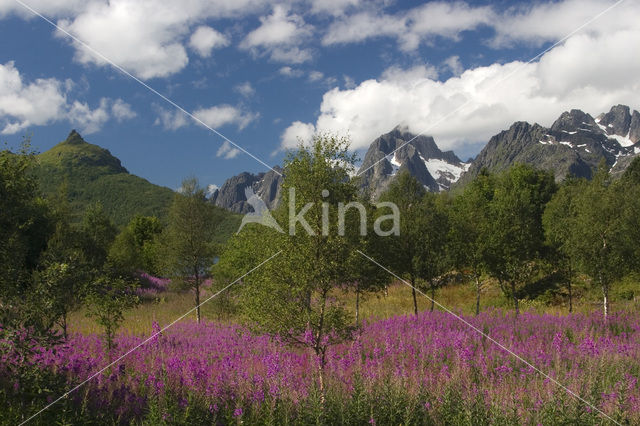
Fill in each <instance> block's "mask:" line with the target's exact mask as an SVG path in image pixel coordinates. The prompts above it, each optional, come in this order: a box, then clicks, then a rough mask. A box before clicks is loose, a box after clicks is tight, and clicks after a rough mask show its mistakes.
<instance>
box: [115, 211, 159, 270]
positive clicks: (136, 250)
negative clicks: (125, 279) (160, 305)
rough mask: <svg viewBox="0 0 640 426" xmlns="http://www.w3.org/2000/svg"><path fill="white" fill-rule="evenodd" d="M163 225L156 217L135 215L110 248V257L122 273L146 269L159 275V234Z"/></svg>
mask: <svg viewBox="0 0 640 426" xmlns="http://www.w3.org/2000/svg"><path fill="white" fill-rule="evenodd" d="M162 230H163V226H162V224H161V223H160V220H159V219H158V218H156V217H147V216H134V218H133V219H131V222H129V224H128V225H127V226H126V227H125V228H124V229H123V230H122V231H121V232H120V234H118V236H117V237H116V239H115V240H114V242H113V245H112V246H111V248H110V249H109V255H108V259H109V262H110V263H111V264H112V265H114V266H115V267H116V268H117V269H118V270H120V271H121V272H122V273H125V274H128V275H134V274H135V273H136V272H138V271H145V272H148V273H149V274H152V275H157V274H158V273H159V272H160V271H159V268H158V267H157V264H158V245H159V236H160V234H161V233H162Z"/></svg>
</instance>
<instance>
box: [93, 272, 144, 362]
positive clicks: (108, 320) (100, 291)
mask: <svg viewBox="0 0 640 426" xmlns="http://www.w3.org/2000/svg"><path fill="white" fill-rule="evenodd" d="M133 290H134V287H133V285H132V284H131V283H128V282H126V281H125V280H124V279H122V278H112V277H109V276H108V275H101V276H98V277H97V278H96V279H95V280H94V281H93V283H92V284H91V286H90V288H89V290H88V293H87V296H86V298H85V302H86V304H87V316H89V317H92V318H94V319H95V321H96V322H97V323H98V324H100V326H102V327H103V329H104V337H105V343H106V344H107V350H108V351H109V352H111V349H112V348H113V338H114V337H115V334H116V331H118V328H119V327H120V324H121V323H122V321H123V320H124V316H123V313H124V311H125V310H127V309H130V308H132V307H134V306H135V305H137V304H138V297H137V296H136V295H135V294H134V293H133Z"/></svg>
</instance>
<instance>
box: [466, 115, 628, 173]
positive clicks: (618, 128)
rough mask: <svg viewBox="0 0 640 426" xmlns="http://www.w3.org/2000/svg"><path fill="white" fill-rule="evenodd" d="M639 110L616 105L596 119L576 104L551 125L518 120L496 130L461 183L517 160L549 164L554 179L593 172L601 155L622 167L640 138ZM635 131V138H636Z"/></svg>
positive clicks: (616, 167)
mask: <svg viewBox="0 0 640 426" xmlns="http://www.w3.org/2000/svg"><path fill="white" fill-rule="evenodd" d="M639 127H640V114H639V113H638V112H637V111H633V114H631V113H630V111H629V107H627V106H624V105H617V106H614V107H613V108H611V111H609V112H608V113H606V114H600V115H599V116H598V118H596V119H594V118H593V117H592V116H591V115H589V114H587V113H585V112H583V111H580V110H577V109H574V110H571V111H567V112H564V113H562V115H561V116H560V117H559V118H558V119H557V120H556V121H555V122H554V123H553V125H551V127H550V128H545V127H542V126H540V125H538V124H533V125H531V124H529V123H526V122H517V123H514V124H513V125H512V126H511V127H510V128H509V129H508V130H505V131H503V132H500V133H498V134H497V135H495V136H493V137H492V138H491V139H490V140H489V143H487V145H486V146H485V147H484V149H483V150H482V151H481V152H480V154H478V156H477V157H476V159H475V160H474V161H473V163H472V165H471V167H470V168H469V170H468V172H466V173H465V174H464V175H463V176H462V178H461V179H460V181H459V185H463V184H465V183H467V182H469V181H470V180H472V179H473V177H475V176H476V175H477V174H478V173H479V172H480V170H482V169H483V168H487V169H488V170H490V171H493V172H500V171H502V170H504V169H506V168H508V167H510V166H511V165H513V164H514V163H526V164H531V165H533V166H535V167H538V168H542V169H545V170H551V171H553V172H554V174H555V176H556V180H562V179H564V178H565V177H567V176H568V175H574V176H578V177H586V178H590V177H591V174H592V172H593V170H594V169H595V168H597V166H598V164H599V162H600V161H601V159H603V158H604V160H605V161H606V163H607V164H608V165H609V166H610V167H612V172H614V173H621V172H622V171H623V170H624V169H625V168H626V167H627V166H628V164H630V163H631V159H632V158H633V157H635V156H636V155H637V154H636V151H638V152H640V147H637V146H636V145H639V144H637V142H638V140H639V138H640V129H639ZM632 136H633V138H632Z"/></svg>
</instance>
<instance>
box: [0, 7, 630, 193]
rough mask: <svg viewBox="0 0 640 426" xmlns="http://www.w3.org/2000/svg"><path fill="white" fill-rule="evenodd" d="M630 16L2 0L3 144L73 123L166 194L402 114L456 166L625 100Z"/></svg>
mask: <svg viewBox="0 0 640 426" xmlns="http://www.w3.org/2000/svg"><path fill="white" fill-rule="evenodd" d="M29 9H31V10H29ZM34 12H36V13H37V14H40V15H42V16H43V17H44V18H46V19H47V20H49V21H51V22H52V23H53V24H55V25H56V26H57V27H58V28H55V27H54V26H52V25H51V23H48V22H47V21H46V20H45V19H43V17H40V16H37V15H36V14H35V13H34ZM638 16H640V2H638V1H636V0H623V1H622V2H616V1H615V0H613V1H612V0H561V1H551V2H549V1H547V2H536V1H534V2H528V1H525V2H511V1H496V2H480V1H455V2H441V1H432V2H417V1H393V0H379V1H378V0H370V1H362V0H310V1H298V0H289V1H281V2H280V1H263V0H213V1H212V0H180V1H177V0H171V1H170V0H111V1H105V0H88V1H86V0H0V140H1V141H3V142H5V143H7V144H9V146H14V147H15V146H17V145H18V144H19V143H20V141H21V140H22V138H23V137H25V136H30V137H31V141H32V145H33V147H34V148H36V149H37V150H38V151H41V152H42V151H45V150H47V149H49V148H51V147H52V146H54V145H55V144H56V143H58V142H60V141H61V140H64V139H65V138H66V136H67V135H68V133H69V132H70V130H71V129H74V128H75V129H77V130H78V131H79V132H80V133H81V134H82V135H83V137H84V138H85V140H87V141H88V142H91V143H94V144H97V145H100V146H102V147H105V148H107V149H109V150H110V151H111V153H112V154H114V155H115V156H117V157H118V158H120V160H121V161H122V163H123V165H124V166H125V167H126V168H127V169H128V170H129V171H130V172H131V173H134V174H137V175H139V176H142V177H144V178H146V179H148V180H149V181H151V182H153V183H156V184H159V185H164V186H168V187H170V188H174V189H176V188H179V187H180V182H181V181H182V179H183V178H186V177H197V178H198V179H199V180H200V183H201V184H202V185H204V186H210V185H211V188H213V187H214V185H215V186H221V185H222V184H223V183H224V181H225V180H226V179H227V178H228V177H230V176H233V175H235V174H238V173H241V172H243V171H249V172H252V173H258V172H264V171H267V170H268V168H269V167H270V166H273V165H276V164H282V161H283V158H284V156H285V155H286V152H287V150H288V149H291V148H294V147H296V145H297V144H298V143H300V141H303V142H304V141H308V140H309V139H310V138H311V136H312V135H313V134H314V133H316V132H320V133H323V132H328V133H331V134H335V135H338V136H347V137H349V138H350V140H351V146H352V148H353V149H354V150H355V151H356V152H358V153H359V155H360V157H363V156H364V153H365V152H366V148H367V147H368V146H369V144H370V143H371V142H372V141H373V140H374V139H375V138H376V137H378V136H380V135H381V134H383V133H386V132H388V131H390V130H391V129H393V128H394V127H395V126H397V125H403V126H406V127H407V128H408V129H409V130H410V131H412V132H413V133H416V134H418V133H420V134H426V135H432V136H433V137H434V138H435V140H436V143H437V144H438V146H439V147H440V148H441V149H443V150H453V151H454V152H455V153H456V154H458V156H460V157H461V158H462V159H463V160H466V159H468V158H469V157H472V156H474V155H476V154H477V153H478V152H479V151H480V149H481V148H482V147H483V146H484V144H485V143H486V142H487V141H488V139H489V138H490V137H491V136H492V135H494V134H496V133H498V132H499V131H501V130H504V129H506V128H508V127H509V126H510V125H511V124H512V123H513V122H514V121H528V122H538V123H540V124H542V125H545V126H549V125H551V123H552V122H553V121H554V119H555V118H557V117H558V116H559V115H560V114H561V113H562V112H563V111H566V110H570V109H572V108H579V109H582V110H583V111H586V112H588V113H591V114H592V115H597V114H599V113H601V112H605V111H608V110H609V108H610V107H611V106H612V105H615V104H618V103H622V104H626V105H629V106H631V107H632V108H633V109H640V97H639V94H640V54H638V52H640V20H639V19H638ZM71 36H73V37H71ZM176 106H179V107H180V108H182V109H183V111H186V112H188V114H189V115H187V114H185V113H184V112H183V111H181V110H180V109H178V108H177V107H176ZM194 118H195V119H194ZM229 141H231V142H232V143H230V142H229ZM239 148H241V149H239ZM249 154H250V155H249Z"/></svg>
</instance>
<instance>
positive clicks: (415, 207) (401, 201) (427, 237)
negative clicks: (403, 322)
mask: <svg viewBox="0 0 640 426" xmlns="http://www.w3.org/2000/svg"><path fill="white" fill-rule="evenodd" d="M380 199H381V200H382V201H387V202H392V203H394V204H395V205H396V206H397V207H398V209H399V212H400V234H399V235H396V236H389V237H387V241H386V242H385V245H386V247H387V253H388V254H387V256H386V257H385V259H386V261H387V262H389V265H390V267H391V270H393V271H395V272H396V273H398V274H401V275H403V276H405V277H407V278H408V280H409V282H410V283H411V285H412V286H413V287H416V286H420V283H419V282H418V280H424V281H425V282H426V283H427V285H428V286H429V289H430V290H431V298H432V299H433V296H434V292H435V288H436V287H437V285H438V282H437V281H436V279H437V278H438V277H439V276H440V275H442V274H443V273H444V272H446V270H447V268H448V260H447V258H446V244H447V234H448V231H449V220H448V211H447V210H448V205H447V202H446V200H445V198H443V197H442V196H438V195H435V194H433V193H430V192H426V190H425V189H424V187H423V186H422V185H421V184H420V182H418V181H417V179H415V178H414V177H413V176H411V175H410V174H409V172H408V171H404V172H401V174H400V175H399V176H398V177H397V179H395V180H394V181H393V182H392V183H391V185H390V186H389V189H388V190H387V191H386V192H385V193H384V194H382V196H381V197H380ZM412 295H413V302H414V311H415V313H416V315H417V313H418V305H417V300H416V290H415V288H413V289H412ZM431 309H433V303H432V308H431Z"/></svg>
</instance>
